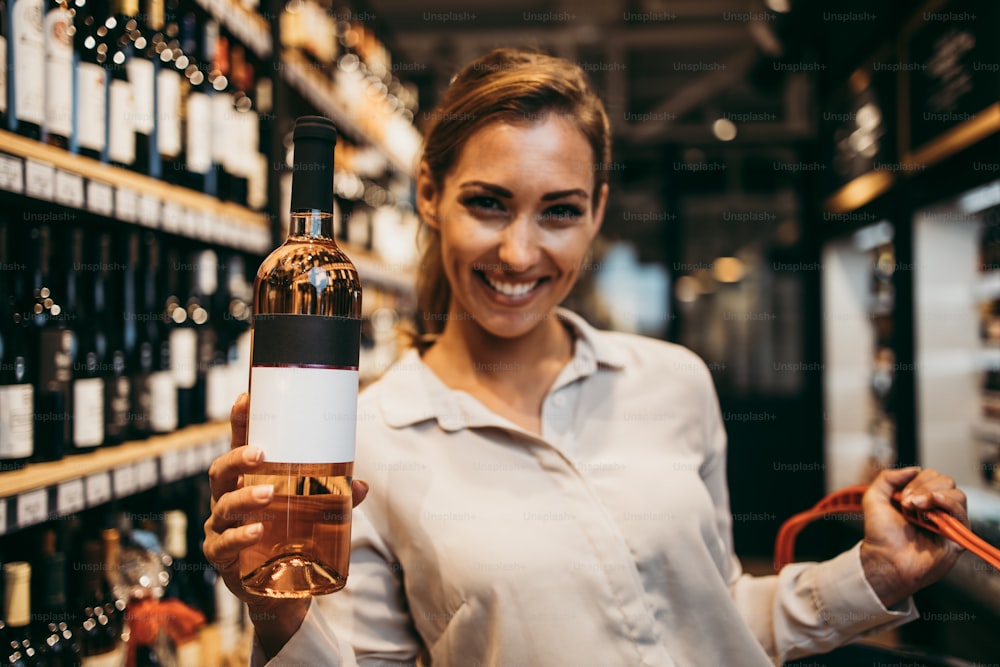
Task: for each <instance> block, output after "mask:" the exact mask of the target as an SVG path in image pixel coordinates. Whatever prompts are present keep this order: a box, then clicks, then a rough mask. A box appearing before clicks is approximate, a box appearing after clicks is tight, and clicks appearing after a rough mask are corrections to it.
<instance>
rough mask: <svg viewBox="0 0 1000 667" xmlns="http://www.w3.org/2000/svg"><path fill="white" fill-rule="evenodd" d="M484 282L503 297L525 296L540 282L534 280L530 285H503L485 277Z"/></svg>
mask: <svg viewBox="0 0 1000 667" xmlns="http://www.w3.org/2000/svg"><path fill="white" fill-rule="evenodd" d="M486 282H487V283H488V284H489V286H490V287H492V288H493V289H494V290H496V291H497V292H500V293H501V294H503V295H504V296H521V295H522V294H527V293H528V292H530V291H531V290H533V289H535V287H536V286H537V285H538V283H539V282H541V281H539V280H535V281H533V282H530V283H504V282H500V281H498V280H493V279H492V278H490V277H489V276H486Z"/></svg>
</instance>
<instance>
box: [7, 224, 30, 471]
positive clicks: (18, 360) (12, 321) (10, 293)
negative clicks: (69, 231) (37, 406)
mask: <svg viewBox="0 0 1000 667" xmlns="http://www.w3.org/2000/svg"><path fill="white" fill-rule="evenodd" d="M11 232H12V230H10V226H9V225H8V224H7V222H6V220H2V221H0V471H2V470H16V469H18V468H20V467H22V466H23V465H24V464H25V463H26V462H27V460H28V459H29V458H31V454H32V451H33V449H34V440H33V438H34V415H33V414H32V409H33V408H34V404H33V403H34V387H32V384H31V377H30V376H29V369H30V363H29V352H28V349H27V345H28V343H27V332H26V329H25V319H24V313H23V310H22V305H23V298H24V271H25V268H26V266H24V265H21V264H18V263H16V262H13V261H11V260H12V258H13V257H14V256H16V255H15V254H14V252H13V247H14V246H15V245H17V244H15V243H14V242H13V241H14V239H12V238H11V236H13V235H14V234H12V233H11Z"/></svg>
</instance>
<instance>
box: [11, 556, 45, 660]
mask: <svg viewBox="0 0 1000 667" xmlns="http://www.w3.org/2000/svg"><path fill="white" fill-rule="evenodd" d="M3 574H4V617H5V618H6V622H7V628H6V630H7V646H6V647H5V653H6V655H5V656H4V657H6V658H7V662H6V663H5V664H11V665H17V664H20V665H25V667H27V666H33V665H36V664H37V663H38V661H39V659H40V657H41V656H40V655H39V646H36V645H35V641H34V638H33V637H32V632H31V564H30V563H27V562H25V561H11V562H9V563H4V565H3Z"/></svg>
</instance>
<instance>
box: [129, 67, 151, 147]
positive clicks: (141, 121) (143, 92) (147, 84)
mask: <svg viewBox="0 0 1000 667" xmlns="http://www.w3.org/2000/svg"><path fill="white" fill-rule="evenodd" d="M125 69H126V71H127V72H128V80H129V83H130V84H131V85H132V126H133V127H134V128H135V131H136V132H139V133H140V134H145V135H150V134H152V133H153V126H154V125H155V123H156V115H155V114H156V112H155V110H154V109H153V86H155V85H156V83H155V79H154V72H155V70H154V68H153V61H152V60H146V59H145V58H129V60H128V63H126V65H125Z"/></svg>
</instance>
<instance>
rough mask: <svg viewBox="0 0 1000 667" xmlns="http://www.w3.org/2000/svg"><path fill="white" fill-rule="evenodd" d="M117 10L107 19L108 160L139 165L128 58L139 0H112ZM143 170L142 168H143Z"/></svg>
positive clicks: (115, 162)
mask: <svg viewBox="0 0 1000 667" xmlns="http://www.w3.org/2000/svg"><path fill="white" fill-rule="evenodd" d="M112 9H113V13H112V14H111V15H110V16H108V18H107V19H106V20H105V22H104V25H105V27H107V28H108V30H109V33H108V41H107V45H108V52H109V53H110V54H111V56H110V60H109V62H108V69H109V71H110V77H111V78H110V85H109V88H108V134H107V145H108V161H109V162H111V163H112V164H114V165H117V166H119V167H124V168H128V169H132V168H136V167H137V163H136V127H135V104H134V100H133V90H132V82H131V81H130V80H129V67H128V62H129V60H130V59H131V58H132V54H133V45H132V39H131V36H130V32H131V31H133V30H135V29H136V27H135V26H136V22H135V19H134V18H133V17H134V16H135V14H137V13H138V11H139V8H138V4H137V2H136V0H112ZM140 171H141V169H140Z"/></svg>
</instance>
